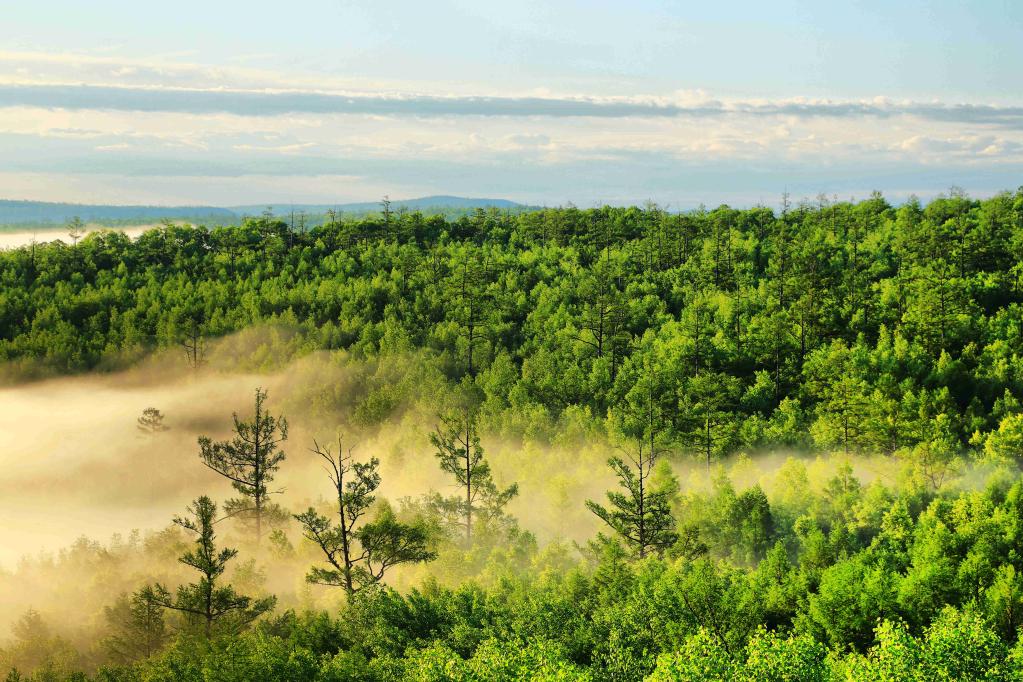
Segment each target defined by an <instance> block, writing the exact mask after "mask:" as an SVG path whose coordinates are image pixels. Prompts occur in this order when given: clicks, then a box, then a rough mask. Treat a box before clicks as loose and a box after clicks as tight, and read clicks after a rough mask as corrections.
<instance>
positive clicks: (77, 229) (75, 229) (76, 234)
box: [67, 216, 85, 246]
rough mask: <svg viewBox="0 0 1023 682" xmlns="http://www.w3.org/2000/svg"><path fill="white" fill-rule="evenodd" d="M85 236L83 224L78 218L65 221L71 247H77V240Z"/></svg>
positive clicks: (74, 217)
mask: <svg viewBox="0 0 1023 682" xmlns="http://www.w3.org/2000/svg"><path fill="white" fill-rule="evenodd" d="M84 234H85V223H83V222H82V219H81V218H79V217H78V216H73V217H72V218H71V219H70V220H68V221H67V236H68V237H70V239H71V245H72V246H78V240H79V239H81V238H82V236H83V235H84Z"/></svg>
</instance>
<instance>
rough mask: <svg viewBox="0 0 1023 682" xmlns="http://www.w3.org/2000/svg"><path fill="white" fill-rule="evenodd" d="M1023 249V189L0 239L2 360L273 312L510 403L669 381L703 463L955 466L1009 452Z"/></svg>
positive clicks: (112, 357)
mask: <svg viewBox="0 0 1023 682" xmlns="http://www.w3.org/2000/svg"><path fill="white" fill-rule="evenodd" d="M1021 256H1023V191H1021V192H1017V193H1016V194H1008V193H1006V194H1001V195H998V196H995V197H993V198H991V199H987V200H984V201H977V200H972V199H970V198H968V197H966V196H964V195H963V194H962V193H960V192H952V193H951V195H950V196H948V197H944V198H939V199H936V200H934V201H932V202H931V203H930V204H928V205H927V206H921V205H920V204H919V203H918V202H916V201H909V202H908V203H906V204H904V205H903V206H900V207H898V208H894V207H892V206H891V205H889V204H888V203H887V202H886V201H885V200H884V199H883V198H882V197H881V196H880V195H878V194H875V195H874V196H872V197H871V198H870V199H869V200H866V201H863V202H860V203H856V204H853V203H842V202H831V201H828V200H826V199H825V198H823V197H822V198H820V199H819V200H818V201H817V202H816V203H812V204H811V203H803V204H800V205H798V206H789V205H788V202H787V201H786V202H785V205H784V207H783V209H782V211H781V212H780V213H779V214H776V213H774V212H772V211H771V210H769V209H766V208H761V209H750V210H744V211H740V210H733V209H730V208H728V207H726V206H722V207H719V208H717V209H714V210H712V211H705V210H700V211H693V212H688V213H681V214H677V213H668V212H665V211H663V210H661V209H659V208H658V207H656V206H650V207H648V208H645V209H639V208H610V207H605V208H601V209H593V210H579V209H576V208H561V209H550V210H542V211H534V212H526V213H521V214H516V215H509V214H502V213H499V212H496V211H491V212H484V211H477V212H476V213H475V214H474V215H472V216H469V217H463V218H460V219H458V220H453V221H449V220H445V219H443V218H441V217H438V216H434V217H426V216H423V215H422V214H419V213H404V214H398V213H396V212H391V211H385V212H383V213H382V214H381V215H380V216H379V217H377V218H374V219H365V220H344V221H342V220H338V219H335V218H332V217H329V218H328V221H327V222H326V224H324V225H322V226H319V227H316V228H313V229H310V230H305V231H300V230H297V229H293V226H292V225H291V224H290V223H289V222H287V221H280V220H277V219H276V218H273V217H272V216H269V215H268V216H264V217H262V218H259V219H251V220H248V221H247V222H246V223H245V224H244V225H243V226H241V227H236V228H234V227H232V228H213V229H207V228H204V227H197V228H193V227H176V226H167V227H164V228H160V229H155V230H151V231H149V232H147V233H146V234H144V235H143V236H141V237H140V238H139V239H137V240H136V241H134V242H132V241H129V240H128V239H127V238H125V237H123V236H121V235H119V234H116V233H106V234H94V235H90V236H89V237H87V238H85V239H84V240H82V241H81V242H80V243H77V244H75V245H74V246H65V245H62V244H53V245H47V246H34V247H25V248H21V249H16V250H11V251H7V252H4V253H2V254H0V266H2V280H3V289H2V292H0V359H2V360H4V361H5V362H6V372H7V374H8V376H17V377H31V376H45V375H47V374H52V373H66V372H77V371H84V370H89V369H95V368H111V367H118V366H122V365H124V364H125V363H128V362H131V361H133V360H135V359H137V358H140V357H142V356H143V355H145V354H146V353H148V352H150V351H151V350H153V349H158V348H168V347H174V346H178V345H180V344H182V343H184V344H186V346H187V347H191V348H192V350H191V351H189V355H188V357H189V361H190V363H191V364H192V365H198V364H201V363H202V362H203V361H204V360H205V356H204V353H203V352H202V351H203V350H204V348H205V344H206V342H207V340H208V339H209V338H210V337H217V336H222V335H226V334H229V333H231V332H234V331H237V330H241V329H244V328H246V327H249V326H251V325H254V324H260V323H272V324H276V325H282V326H285V327H288V328H291V329H293V330H294V331H295V332H297V333H298V334H299V335H300V340H298V341H292V342H290V344H288V345H287V347H286V348H285V347H282V348H278V349H275V353H274V354H273V357H272V358H269V359H265V360H264V362H265V363H272V362H283V361H285V360H286V359H288V358H289V357H290V356H293V355H295V354H300V353H303V352H308V351H310V350H314V349H347V350H348V351H350V352H351V353H353V354H355V355H356V356H357V357H379V356H381V355H400V354H407V353H410V352H413V351H415V352H417V353H419V360H418V361H420V362H429V363H433V364H434V365H435V366H436V367H438V368H439V369H440V371H442V372H443V374H444V375H446V376H447V377H448V379H449V380H450V381H451V382H452V383H458V382H459V381H461V380H462V379H463V378H464V377H469V379H470V380H471V381H473V382H474V383H475V384H476V385H477V386H479V387H480V388H481V390H483V391H484V392H485V393H486V395H487V398H488V405H489V407H490V409H491V412H494V413H497V412H504V413H505V414H506V416H507V419H505V420H504V421H506V422H514V421H517V422H519V423H528V424H531V425H533V427H532V428H538V429H539V428H543V425H549V426H550V428H552V429H556V428H557V427H556V424H557V423H558V421H559V420H561V419H563V418H564V417H565V415H566V414H570V415H571V416H572V417H573V418H578V416H579V414H580V413H583V414H586V415H589V416H590V418H592V419H594V420H596V421H603V420H604V419H605V418H606V417H607V415H608V413H609V411H610V410H612V408H622V409H624V408H627V410H625V411H631V412H639V411H643V410H647V409H648V408H650V407H651V405H652V406H653V409H654V410H655V411H656V412H657V415H658V419H659V420H662V421H663V422H664V425H665V430H666V434H665V435H666V437H667V439H668V440H670V441H671V442H672V443H674V444H677V445H678V446H679V447H683V448H685V449H687V450H688V451H690V452H692V453H693V454H694V455H698V456H699V457H700V458H701V459H702V460H706V461H708V462H711V461H713V460H714V459H716V458H719V457H721V456H722V455H724V454H726V453H730V452H734V451H737V450H747V451H752V450H755V449H760V448H774V447H789V448H808V447H809V448H829V449H834V448H837V449H841V450H844V451H848V452H857V451H868V452H884V453H900V454H905V455H907V456H909V457H916V458H919V459H921V460H922V464H921V466H922V467H923V468H924V469H926V470H927V471H926V475H927V476H929V477H931V478H933V479H934V481H935V482H940V480H941V478H942V476H943V471H944V468H945V466H946V465H947V464H949V463H952V462H954V461H955V460H956V458H958V457H961V456H965V455H966V454H968V453H969V452H970V451H973V452H977V451H982V450H985V449H986V450H987V451H988V452H990V453H993V454H1005V455H1009V456H1015V455H1014V454H1013V453H1012V447H1011V443H1012V442H1013V441H1014V439H1015V438H1017V437H1018V434H1019V433H1020V426H1023V418H1021V417H1019V416H1017V415H1018V414H1019V412H1020V407H1019V399H1020V397H1021V396H1023V383H1021V382H1023V379H1021V373H1020V355H1021V349H1023V308H1021V305H1020V303H1021V298H1023V292H1021V289H1020V275H1021V273H1023V269H1021V268H1023V266H1021V265H1020V263H1021V262H1023V259H1021ZM284 356H287V357H284ZM385 402H386V401H385ZM384 411H385V412H386V410H384ZM620 411H621V410H620Z"/></svg>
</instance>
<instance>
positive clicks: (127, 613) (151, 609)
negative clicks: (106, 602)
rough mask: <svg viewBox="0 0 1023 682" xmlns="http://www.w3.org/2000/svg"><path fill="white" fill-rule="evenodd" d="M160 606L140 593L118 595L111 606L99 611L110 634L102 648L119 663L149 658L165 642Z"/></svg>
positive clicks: (164, 625)
mask: <svg viewBox="0 0 1023 682" xmlns="http://www.w3.org/2000/svg"><path fill="white" fill-rule="evenodd" d="M163 611H164V609H163V607H162V606H161V605H160V604H157V603H156V602H155V601H153V600H151V599H147V598H146V594H145V593H144V592H143V591H140V592H136V593H135V594H133V595H131V596H129V595H127V594H122V595H121V596H120V597H119V598H118V599H117V601H116V602H115V603H114V605H113V606H107V607H105V608H104V609H103V615H104V617H105V618H106V621H107V623H108V624H109V625H110V627H111V630H112V633H111V634H110V635H109V636H108V637H107V638H106V639H104V640H103V646H104V648H105V649H106V650H107V651H108V652H109V653H110V655H111V656H112V657H113V658H114V659H115V660H118V661H120V662H122V663H130V662H131V661H135V660H138V659H140V658H149V657H150V656H152V655H153V654H155V653H156V652H157V651H159V650H160V649H161V648H162V647H163V645H164V644H165V643H166V641H167V639H168V632H167V626H166V623H165V622H164V618H163Z"/></svg>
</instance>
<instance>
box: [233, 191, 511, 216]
mask: <svg viewBox="0 0 1023 682" xmlns="http://www.w3.org/2000/svg"><path fill="white" fill-rule="evenodd" d="M271 207H272V208H273V211H274V213H276V214H278V215H279V214H282V213H287V212H289V211H292V210H294V211H305V212H307V213H326V212H327V211H329V210H335V211H346V212H350V213H368V212H373V211H380V210H382V202H381V201H362V202H356V203H350V204H277V205H271ZM442 207H443V208H460V209H474V208H502V209H511V208H524V207H525V204H520V203H518V202H515V201H511V200H509V199H479V198H469V197H455V196H447V195H443V194H441V195H435V196H429V197H420V198H418V199H400V200H398V199H396V200H393V201H391V210H392V211H396V210H398V209H399V208H406V209H408V210H410V211H417V210H418V211H421V210H424V209H429V208H442ZM228 208H229V209H230V210H232V211H234V212H235V213H238V214H243V215H253V214H257V213H262V212H263V211H265V210H266V209H267V206H265V205H257V204H252V205H249V206H229V207H228Z"/></svg>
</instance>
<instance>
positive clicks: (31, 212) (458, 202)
mask: <svg viewBox="0 0 1023 682" xmlns="http://www.w3.org/2000/svg"><path fill="white" fill-rule="evenodd" d="M271 207H272V209H273V212H274V213H275V214H277V215H286V214H288V213H290V212H291V211H296V212H298V211H304V212H305V213H309V214H322V213H326V212H327V211H328V210H331V209H333V210H336V211H341V212H343V213H354V214H365V213H373V212H378V211H380V210H382V209H381V202H379V201H365V202H357V203H348V204H341V203H338V204H290V203H289V204H277V205H271ZM490 207H494V208H499V209H516V208H525V205H524V204H520V203H517V202H515V201H510V200H508V199H476V198H467V197H456V196H443V195H439V196H429V197H420V198H418V199H403V200H395V201H392V202H391V210H395V211H396V210H399V209H401V208H405V209H408V210H410V211H416V210H418V211H428V210H430V209H455V210H472V209H475V208H490ZM267 208H268V206H267V205H265V204H252V205H248V206H229V207H220V206H145V205H130V206H119V205H108V204H72V203H61V202H47V201H17V200H10V199H0V225H19V224H24V225H29V224H36V225H47V224H52V225H63V224H64V223H65V222H67V221H68V220H69V219H71V218H72V217H73V216H78V217H79V218H81V219H82V220H83V221H85V222H87V223H89V222H96V223H103V222H117V223H129V222H131V221H138V223H145V222H155V221H159V220H163V219H172V220H175V219H177V220H193V221H210V222H215V221H218V220H220V221H224V222H237V221H238V219H240V218H241V217H242V216H246V215H259V214H260V213H262V212H263V211H265V210H266V209H267Z"/></svg>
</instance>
